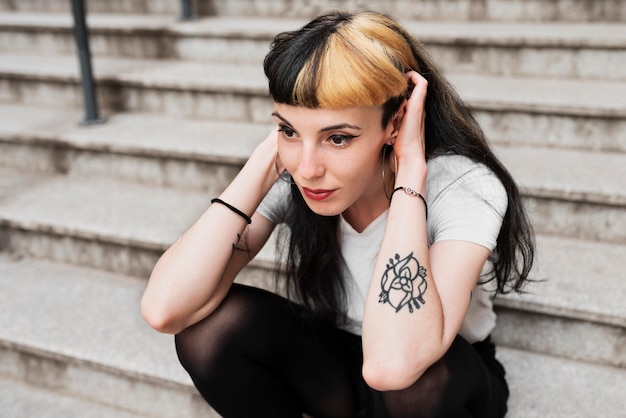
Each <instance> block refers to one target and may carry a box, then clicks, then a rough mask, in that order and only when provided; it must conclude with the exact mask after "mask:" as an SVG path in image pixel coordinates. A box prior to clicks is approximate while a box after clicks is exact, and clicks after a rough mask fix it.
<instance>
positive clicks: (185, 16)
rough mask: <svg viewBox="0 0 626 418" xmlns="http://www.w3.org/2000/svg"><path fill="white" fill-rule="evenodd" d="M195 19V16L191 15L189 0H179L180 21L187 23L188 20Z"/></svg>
mask: <svg viewBox="0 0 626 418" xmlns="http://www.w3.org/2000/svg"><path fill="white" fill-rule="evenodd" d="M195 18H196V16H195V15H194V14H193V9H192V6H191V0H181V14H180V20H182V21H189V20H194V19H195Z"/></svg>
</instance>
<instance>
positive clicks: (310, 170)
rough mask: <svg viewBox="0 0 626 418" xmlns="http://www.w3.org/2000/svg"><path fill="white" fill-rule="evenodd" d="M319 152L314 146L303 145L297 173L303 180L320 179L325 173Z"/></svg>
mask: <svg viewBox="0 0 626 418" xmlns="http://www.w3.org/2000/svg"><path fill="white" fill-rule="evenodd" d="M320 154H321V153H320V150H319V149H318V148H317V146H315V145H309V144H307V145H304V146H303V147H302V154H301V155H300V164H299V165H298V173H299V174H300V177H302V178H303V179H305V180H310V179H314V178H316V177H321V176H323V175H324V173H325V171H326V170H325V167H324V160H323V158H322V156H321V155H320Z"/></svg>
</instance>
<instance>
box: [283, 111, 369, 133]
mask: <svg viewBox="0 0 626 418" xmlns="http://www.w3.org/2000/svg"><path fill="white" fill-rule="evenodd" d="M272 116H275V117H277V118H278V119H280V120H282V121H283V122H285V123H286V124H287V125H289V126H293V125H292V124H291V123H290V122H289V121H288V120H287V119H285V118H284V117H282V116H281V115H280V113H278V112H272ZM346 128H349V129H356V130H359V131H361V130H363V129H362V128H361V127H359V126H356V125H351V124H349V123H339V124H337V125H331V126H326V127H324V128H322V129H320V132H327V131H334V130H335V129H346Z"/></svg>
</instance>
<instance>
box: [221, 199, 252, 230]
mask: <svg viewBox="0 0 626 418" xmlns="http://www.w3.org/2000/svg"><path fill="white" fill-rule="evenodd" d="M213 203H220V204H222V205H224V206H226V207H227V208H228V209H230V210H232V211H233V212H235V213H236V214H237V215H239V216H241V217H242V218H243V219H245V220H246V222H247V223H248V225H250V224H251V223H252V218H250V217H249V216H248V215H246V214H245V213H243V212H242V211H240V210H239V209H237V208H236V207H234V206H233V205H230V204H228V203H226V202H224V201H223V200H222V199H218V198H215V199H211V204H213Z"/></svg>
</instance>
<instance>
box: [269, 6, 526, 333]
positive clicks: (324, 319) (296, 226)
mask: <svg viewBox="0 0 626 418" xmlns="http://www.w3.org/2000/svg"><path fill="white" fill-rule="evenodd" d="M366 13H369V14H371V15H374V16H381V18H382V17H384V21H385V22H386V23H385V24H386V25H389V27H390V28H391V29H393V30H394V31H396V32H397V33H399V34H400V35H402V37H404V39H405V40H406V43H407V44H408V45H410V49H411V52H412V55H413V57H411V59H412V60H414V64H413V66H414V67H415V68H411V69H413V70H415V71H418V72H419V73H420V74H421V75H422V76H423V77H424V78H426V80H427V81H428V90H427V95H426V103H425V112H426V120H425V137H426V158H427V159H430V158H433V157H435V156H439V155H447V154H455V155H462V156H465V157H468V158H470V159H471V160H473V161H475V162H477V163H481V164H483V165H485V166H486V167H488V168H489V169H490V170H491V171H492V172H493V173H494V174H495V175H496V176H497V177H498V179H499V180H500V182H501V183H502V185H503V186H504V188H505V190H506V193H507V196H508V206H507V210H506V213H505V215H504V219H503V224H502V227H501V229H500V232H499V235H498V237H497V245H496V251H495V252H496V254H497V257H495V258H494V260H493V270H492V272H491V273H490V276H489V277H488V278H487V280H485V281H492V280H495V283H496V286H495V287H496V289H497V292H500V293H507V292H510V291H521V290H522V288H523V285H524V283H525V282H527V281H528V280H529V274H530V269H531V267H532V264H533V261H534V251H535V243H534V234H533V230H532V227H531V225H530V222H529V220H528V215H527V213H526V211H525V208H524V204H523V201H522V197H521V194H520V191H519V189H518V187H517V185H516V184H515V181H514V180H513V178H512V176H511V175H510V173H509V172H508V171H507V169H506V168H505V167H504V165H503V164H502V163H501V162H500V161H499V160H498V158H497V157H496V156H495V155H494V153H493V152H492V151H491V149H490V147H489V144H488V142H487V140H486V138H485V135H484V133H483V131H482V129H481V128H480V126H479V124H478V122H477V121H476V119H475V118H474V117H473V115H472V113H471V111H470V110H469V108H468V107H467V106H466V105H465V104H464V103H463V101H462V100H461V99H460V97H459V96H458V94H457V93H456V92H455V90H454V88H453V87H452V86H451V85H450V84H449V83H448V82H447V81H446V79H445V78H444V77H443V75H442V73H441V72H440V71H439V69H438V68H437V67H436V65H435V64H434V62H433V60H432V59H431V58H430V57H429V55H428V53H427V52H426V51H425V50H424V48H423V47H422V45H421V44H419V43H418V41H417V40H415V38H414V37H413V36H411V35H410V34H409V33H408V32H406V31H405V30H404V29H403V28H402V27H401V26H400V25H398V24H397V23H395V21H393V20H391V19H390V18H388V17H387V16H384V15H376V14H372V13H371V12H366ZM354 16H357V15H355V14H350V13H346V12H333V13H330V14H326V15H323V16H320V17H318V18H316V19H314V20H313V21H311V22H310V23H309V24H307V25H306V26H304V27H303V28H301V29H299V30H296V31H293V32H285V33H281V34H279V35H277V36H276V38H275V39H274V42H273V43H272V47H271V50H270V52H269V54H268V55H267V56H266V58H265V62H264V70H265V74H266V76H267V77H268V79H269V90H270V94H271V96H272V98H273V99H274V101H275V102H278V103H286V104H290V105H295V106H306V107H313V108H314V107H316V106H317V103H316V102H315V100H314V99H311V98H307V99H306V100H302V101H300V98H298V97H294V96H293V90H294V85H295V83H296V79H297V77H298V75H299V74H300V72H301V71H302V69H303V68H304V66H305V65H306V64H307V62H309V61H311V60H314V61H315V60H318V59H319V56H320V54H321V52H320V51H323V50H324V49H325V48H326V47H327V42H328V38H329V36H330V35H331V34H333V33H334V32H335V31H336V30H337V28H338V27H339V26H340V25H344V24H349V22H350V21H351V19H353V17H354ZM390 22H391V23H390ZM402 69H403V70H406V68H402ZM308 81H310V83H311V87H310V88H311V89H315V79H311V80H308ZM380 82H384V80H380ZM311 96H312V97H314V96H315V95H314V94H311ZM403 99H404V96H394V97H390V98H388V99H387V101H386V102H384V103H383V105H382V107H383V120H382V123H383V126H386V124H387V123H388V122H389V120H390V118H391V117H392V116H393V115H394V114H395V113H396V112H397V111H398V109H399V107H400V106H401V104H402V102H403ZM286 224H287V225H288V226H289V229H290V230H291V234H290V238H289V245H288V257H287V261H286V265H285V272H286V275H287V278H288V283H289V286H288V289H289V292H290V293H289V295H290V296H292V297H293V296H295V298H296V299H298V300H300V301H301V302H302V303H303V304H304V305H305V306H306V307H308V308H309V309H310V310H311V312H313V314H314V316H315V317H316V318H317V319H319V321H320V323H324V324H331V323H333V324H337V323H339V322H341V321H342V320H345V313H344V308H345V301H346V296H345V284H344V281H343V277H342V276H343V272H344V269H345V266H344V262H343V258H342V255H341V248H340V247H339V243H338V236H337V226H338V216H330V217H325V216H320V215H317V214H315V213H313V212H312V211H311V210H310V209H309V208H308V206H307V205H306V203H305V202H304V199H303V198H302V196H301V194H300V192H299V190H298V188H297V187H295V186H292V190H291V205H290V210H289V215H288V217H287V219H286Z"/></svg>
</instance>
